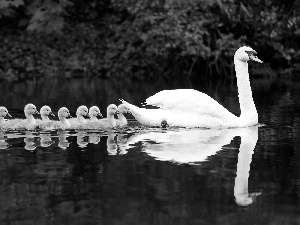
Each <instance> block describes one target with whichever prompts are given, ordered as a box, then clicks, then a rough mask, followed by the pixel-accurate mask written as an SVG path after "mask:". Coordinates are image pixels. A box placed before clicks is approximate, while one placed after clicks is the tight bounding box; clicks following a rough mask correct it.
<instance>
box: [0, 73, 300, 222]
mask: <svg viewBox="0 0 300 225" xmlns="http://www.w3.org/2000/svg"><path fill="white" fill-rule="evenodd" d="M251 84H252V89H253V97H254V101H255V104H256V107H257V110H258V113H259V122H260V125H259V126H254V127H251V128H240V129H228V130H210V129H167V130H164V129H160V128H142V127H140V126H139V127H137V126H136V123H135V121H134V120H133V118H132V117H131V116H127V117H128V118H129V120H130V124H131V126H130V127H129V128H127V129H123V130H117V131H111V132H103V131H76V130H72V131H10V132H1V133H0V189H1V191H0V199H1V201H0V220H1V222H0V223H1V224H109V225H111V224H118V225H119V224H149V225H150V224H151V225H152V224H162V225H165V224H170V225H173V224H182V225H188V224H193V225H194V224H237V225H239V224H249V225H250V224H251V225H253V224H264V225H265V224H300V216H299V215H300V207H299V197H300V128H299V127H300V83H296V82H290V81H286V80H262V79H253V80H252V81H251ZM188 87H190V84H189V83H188V82H187V83H183V82H176V81H173V83H170V82H165V83H164V82H162V81H157V82H153V83H149V82H148V83H141V82H136V83H135V82H134V83H132V82H129V81H128V82H126V81H125V82H119V81H108V80H100V79H96V80H95V79H93V80H88V79H85V80H44V81H43V80H41V81H28V82H24V83H0V89H1V93H2V95H1V96H0V104H1V105H4V106H6V107H7V108H8V109H9V111H10V113H11V114H12V115H13V116H14V117H17V118H23V117H24V116H23V107H24V105H25V104H27V103H29V102H32V103H34V104H35V105H36V106H37V107H38V108H40V107H41V106H42V105H45V104H47V105H49V106H50V107H51V108H52V110H53V111H54V112H55V113H57V110H58V109H59V108H60V107H61V106H66V107H68V108H69V109H70V111H71V114H73V115H75V111H76V108H77V107H78V106H79V105H82V104H85V105H87V106H88V107H90V106H92V105H98V106H99V107H100V109H101V111H102V113H103V114H104V115H106V113H105V108H106V106H107V105H108V104H110V103H115V104H119V101H118V99H119V98H124V99H126V100H128V101H129V102H132V103H134V104H139V103H141V102H143V101H144V100H145V99H146V98H147V97H148V96H150V95H152V94H154V93H156V92H157V91H159V90H162V89H169V88H188ZM193 87H194V88H196V89H198V90H201V91H203V92H205V93H207V94H209V95H210V96H212V97H213V98H215V99H217V100H218V101H219V102H220V103H221V104H223V105H224V106H225V107H226V108H228V109H229V110H230V111H232V112H233V113H235V114H237V115H238V114H239V105H238V98H237V90H236V85H235V80H222V81H219V82H218V83H215V84H212V83H209V82H204V83H201V82H200V83H199V85H196V84H194V86H193Z"/></svg>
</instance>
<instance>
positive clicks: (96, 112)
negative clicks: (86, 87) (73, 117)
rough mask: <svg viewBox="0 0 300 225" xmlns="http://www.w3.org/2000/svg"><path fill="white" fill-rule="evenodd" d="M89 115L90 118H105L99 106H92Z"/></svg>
mask: <svg viewBox="0 0 300 225" xmlns="http://www.w3.org/2000/svg"><path fill="white" fill-rule="evenodd" d="M89 115H90V117H97V116H101V117H103V116H102V114H101V112H100V109H99V108H98V106H92V107H91V108H90V110H89Z"/></svg>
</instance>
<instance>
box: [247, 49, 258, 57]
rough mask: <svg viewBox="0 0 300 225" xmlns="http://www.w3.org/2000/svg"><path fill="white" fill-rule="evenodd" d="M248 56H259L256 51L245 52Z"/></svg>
mask: <svg viewBox="0 0 300 225" xmlns="http://www.w3.org/2000/svg"><path fill="white" fill-rule="evenodd" d="M245 52H246V53H247V54H248V56H249V57H250V56H256V55H257V52H256V51H254V50H253V51H245Z"/></svg>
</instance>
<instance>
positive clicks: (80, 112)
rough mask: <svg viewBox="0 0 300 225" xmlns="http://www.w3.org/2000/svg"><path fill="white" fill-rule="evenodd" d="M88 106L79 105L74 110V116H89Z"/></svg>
mask: <svg viewBox="0 0 300 225" xmlns="http://www.w3.org/2000/svg"><path fill="white" fill-rule="evenodd" d="M88 111H89V110H88V108H87V107H86V106H85V105H81V106H79V107H78V108H77V111H76V116H77V117H82V116H87V117H89V113H88Z"/></svg>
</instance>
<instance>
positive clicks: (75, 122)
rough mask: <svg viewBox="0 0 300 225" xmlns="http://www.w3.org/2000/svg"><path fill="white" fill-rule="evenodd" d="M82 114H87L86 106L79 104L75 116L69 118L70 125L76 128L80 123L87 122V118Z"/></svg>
mask: <svg viewBox="0 0 300 225" xmlns="http://www.w3.org/2000/svg"><path fill="white" fill-rule="evenodd" d="M84 116H89V114H88V108H87V107H86V106H85V105H81V106H79V107H78V108H77V110H76V118H72V119H70V120H69V121H70V123H71V127H72V128H78V127H79V126H81V125H82V124H84V123H86V122H87V119H85V118H84Z"/></svg>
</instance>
